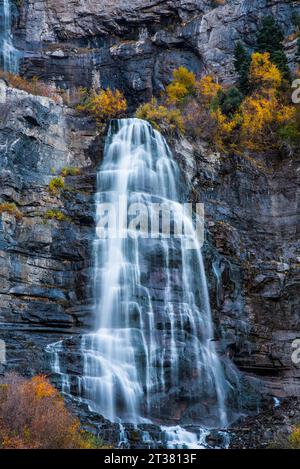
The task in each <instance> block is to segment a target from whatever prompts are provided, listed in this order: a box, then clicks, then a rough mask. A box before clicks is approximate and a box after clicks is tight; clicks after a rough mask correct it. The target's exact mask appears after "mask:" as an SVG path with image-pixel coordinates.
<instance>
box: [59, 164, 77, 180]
mask: <svg viewBox="0 0 300 469" xmlns="http://www.w3.org/2000/svg"><path fill="white" fill-rule="evenodd" d="M79 174H80V168H75V167H74V166H64V167H63V168H62V169H61V170H60V175H61V176H63V177H67V176H79Z"/></svg>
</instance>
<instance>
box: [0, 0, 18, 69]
mask: <svg viewBox="0 0 300 469" xmlns="http://www.w3.org/2000/svg"><path fill="white" fill-rule="evenodd" d="M0 2H1V3H0V65H1V67H2V68H3V70H4V71H5V72H11V73H17V72H18V68H19V51H18V50H17V49H16V48H15V47H14V45H13V38H12V30H11V23H12V15H11V4H10V1H9V0H0Z"/></svg>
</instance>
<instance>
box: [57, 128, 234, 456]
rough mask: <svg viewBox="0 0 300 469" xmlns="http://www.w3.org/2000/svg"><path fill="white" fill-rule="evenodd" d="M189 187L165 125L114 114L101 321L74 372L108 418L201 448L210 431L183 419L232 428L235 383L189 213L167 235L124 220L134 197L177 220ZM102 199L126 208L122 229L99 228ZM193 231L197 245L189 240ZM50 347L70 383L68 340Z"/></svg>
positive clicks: (84, 393)
mask: <svg viewBox="0 0 300 469" xmlns="http://www.w3.org/2000/svg"><path fill="white" fill-rule="evenodd" d="M185 196H186V191H185V190H184V184H182V182H181V177H180V171H179V167H178V165H177V163H176V162H175V160H174V158H173V156H172V154H171V151H170V149H169V147H168V145H167V143H166V141H165V139H164V138H163V137H162V136H161V134H160V133H159V132H157V131H156V130H154V129H153V128H152V127H151V125H150V124H149V123H147V122H145V121H142V120H139V119H122V120H114V121H112V122H111V124H110V128H109V131H108V135H107V138H106V145H105V151H104V159H103V162H102V164H101V167H100V168H99V170H98V173H97V193H96V197H95V201H96V218H97V228H96V233H95V240H94V296H95V328H94V332H93V333H90V334H85V335H84V336H83V337H82V341H81V346H80V354H81V357H82V361H83V364H82V376H79V377H78V374H77V376H76V379H75V381H76V383H77V384H76V386H75V385H73V386H72V387H73V388H76V393H77V395H79V397H80V399H82V400H84V401H85V402H87V403H88V404H89V407H90V409H91V410H93V411H95V412H97V413H99V414H100V415H103V416H104V417H105V418H107V419H108V420H110V421H111V422H116V423H119V424H120V423H124V424H125V423H128V424H131V425H132V424H134V425H136V426H137V425H139V424H145V423H147V422H155V423H159V424H160V425H162V427H161V428H162V434H164V435H165V440H166V441H167V442H169V443H167V444H168V445H171V446H172V445H173V447H180V446H179V444H180V442H179V440H180V438H183V437H184V438H185V441H186V442H187V443H186V446H185V447H198V446H197V444H198V443H199V447H202V440H203V438H204V437H203V435H204V433H205V432H204V433H203V432H202V433H201V435H200V437H199V438H200V440H199V438H198V439H197V437H196V435H195V434H193V433H191V432H188V431H186V430H184V429H183V428H182V429H181V427H180V426H178V425H177V423H178V424H180V425H181V424H184V423H187V422H188V423H192V424H193V425H199V426H202V427H205V428H207V427H208V428H221V427H222V428H224V427H226V425H227V423H228V416H227V409H226V399H227V396H228V392H229V388H230V385H229V384H228V382H227V380H226V378H225V375H224V371H223V367H222V364H221V362H220V359H219V357H218V354H217V352H216V347H215V341H214V332H213V324H212V318H211V311H210V303H209V295H208V288H207V283H206V275H205V270H204V265H203V259H202V253H201V246H200V243H199V240H198V238H197V234H196V231H195V228H194V224H193V221H192V218H191V216H190V215H185V218H187V219H184V221H185V222H187V225H188V227H189V229H188V230H187V234H185V233H183V234H182V235H181V236H172V235H171V236H169V237H168V236H164V235H162V233H161V232H159V231H158V226H157V225H155V223H154V222H153V226H154V228H155V229H154V231H153V229H152V230H151V236H149V233H146V231H147V230H146V229H145V227H143V229H142V228H141V226H139V228H140V230H139V231H136V232H135V233H133V232H132V225H131V224H130V223H127V221H128V220H127V215H128V213H127V210H129V212H130V208H129V209H128V207H132V206H133V204H142V206H143V207H146V209H147V212H148V214H150V220H151V223H150V225H151V228H153V226H152V220H154V218H153V215H154V209H153V206H155V204H163V205H164V206H167V207H169V208H170V209H171V211H172V213H173V214H174V220H176V219H177V218H178V217H179V215H181V214H182V212H181V211H180V207H181V206H182V203H183V202H184V198H185ZM120 200H121V201H123V204H121V209H120ZM124 201H125V202H124ZM103 204H111V205H112V206H113V207H116V206H118V207H119V211H118V227H121V228H120V230H119V232H118V235H117V236H116V235H113V233H112V232H109V234H110V236H107V237H104V236H103V231H102V230H100V228H99V221H100V220H102V219H103V216H104V209H103V207H105V206H106V205H103ZM153 204H154V205H153ZM133 212H134V211H133ZM106 215H107V214H106ZM174 226H175V225H174ZM174 226H173V231H171V233H173V234H174V232H175V228H174ZM148 228H149V225H148ZM187 236H188V237H189V238H192V241H193V244H194V248H193V249H187V247H186V246H187V244H186V241H187V239H186V237H187ZM53 351H54V354H53V371H55V372H56V373H57V374H58V375H61V381H62V385H63V389H70V379H69V378H68V377H66V374H67V373H68V371H67V366H66V365H63V364H62V359H60V358H59V357H60V356H61V354H62V344H61V342H59V343H57V344H54V347H52V353H53ZM63 367H64V369H63ZM71 382H73V383H74V379H71ZM73 392H74V391H73ZM172 422H173V424H171V423H172ZM174 422H176V423H175V425H174ZM168 424H169V427H168ZM168 428H169V429H168ZM122 429H123V426H122ZM180 429H181V430H180ZM122 435H123V439H124V431H123V430H122ZM197 441H198V443H197ZM189 444H191V445H192V446H189ZM174 445H175V446H174ZM195 445H196V446H195ZM171 446H170V447H171Z"/></svg>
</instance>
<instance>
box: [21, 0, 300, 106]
mask: <svg viewBox="0 0 300 469" xmlns="http://www.w3.org/2000/svg"><path fill="white" fill-rule="evenodd" d="M221 3H224V5H222V4H221ZM218 4H221V5H219V6H218ZM295 12H298V13H300V5H299V2H297V1H279V0H271V1H270V0H229V1H226V2H218V1H214V0H175V1H173V0H172V1H170V0H163V1H158V0H134V1H131V2H128V1H127V0H117V1H115V0H113V1H107V0H99V1H97V2H95V1H93V0H90V1H85V2H82V1H81V0H73V1H71V2H64V1H56V0H48V1H47V2H44V1H33V0H24V1H23V2H22V6H21V8H20V16H19V19H18V20H17V21H16V23H15V36H16V39H17V43H18V44H19V47H20V48H24V45H25V49H26V52H25V56H24V59H23V63H22V67H21V69H22V72H23V73H24V74H25V75H27V76H33V75H37V76H39V77H41V78H43V79H46V80H49V81H53V82H54V83H56V84H57V85H58V86H60V87H62V88H68V89H71V90H72V88H74V87H78V86H87V87H89V86H91V85H92V84H94V85H95V86H99V85H101V86H104V87H107V86H110V87H118V88H121V89H122V90H123V91H124V92H125V93H126V95H127V97H128V98H129V100H130V102H131V103H132V104H133V105H136V104H137V103H139V102H140V101H144V100H147V99H149V97H150V96H151V95H152V94H153V93H158V92H160V91H161V90H162V88H163V86H164V85H165V84H166V83H167V82H169V80H170V77H171V75H172V71H173V69H174V68H176V67H178V66H179V65H184V66H186V67H188V68H189V69H191V70H193V71H195V72H196V73H198V74H200V73H202V72H204V71H205V72H209V73H214V74H216V75H217V76H218V77H219V78H220V79H221V80H223V81H225V82H232V80H233V79H234V78H235V74H234V67H233V50H234V45H235V42H236V41H238V40H241V41H243V42H245V43H246V44H247V45H248V46H249V47H250V48H251V47H252V46H253V42H254V37H255V33H256V31H257V28H258V25H259V22H260V20H261V18H262V17H264V16H265V15H268V14H273V15H274V16H275V17H276V18H277V20H278V21H279V22H280V24H281V26H282V28H283V30H284V33H285V35H286V36H287V37H288V35H289V34H291V33H292V32H293V22H292V14H293V13H295ZM295 46H296V44H295V41H293V40H292V39H291V40H287V42H286V48H287V52H288V53H289V57H290V61H291V65H292V64H293V59H294V55H295V51H296V47H295ZM28 51H30V52H28Z"/></svg>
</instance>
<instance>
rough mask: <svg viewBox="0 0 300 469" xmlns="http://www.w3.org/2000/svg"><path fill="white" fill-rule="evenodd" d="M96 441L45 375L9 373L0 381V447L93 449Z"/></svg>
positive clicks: (96, 445) (96, 444) (97, 445)
mask: <svg viewBox="0 0 300 469" xmlns="http://www.w3.org/2000/svg"><path fill="white" fill-rule="evenodd" d="M99 445H100V444H99V442H97V441H96V439H95V438H93V437H92V436H90V435H89V434H87V433H86V432H84V431H82V430H81V429H80V423H79V420H78V419H77V418H75V417H73V416H72V415H71V414H70V412H69V411H68V410H67V408H66V407H65V404H64V400H63V398H62V397H61V395H60V394H59V392H58V391H57V390H56V389H55V388H54V387H53V386H52V385H51V384H50V383H49V382H48V381H47V379H46V378H45V376H35V377H33V378H31V379H25V378H22V377H21V376H19V375H17V374H15V373H10V374H7V375H6V376H5V377H4V378H2V379H1V380H0V448H2V449H12V448H16V449H22V448H32V449H38V448H42V449H60V448H67V449H68V448H79V449H91V448H95V447H99Z"/></svg>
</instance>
